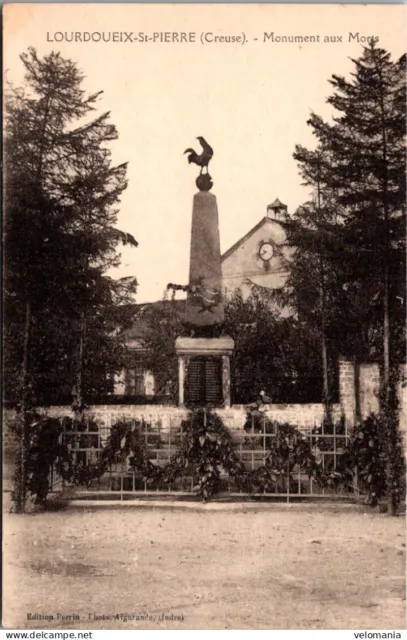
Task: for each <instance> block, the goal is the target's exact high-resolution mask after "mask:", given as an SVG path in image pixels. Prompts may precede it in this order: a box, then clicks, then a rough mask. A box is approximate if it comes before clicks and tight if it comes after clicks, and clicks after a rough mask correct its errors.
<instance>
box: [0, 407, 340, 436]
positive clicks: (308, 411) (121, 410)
mask: <svg viewBox="0 0 407 640" xmlns="http://www.w3.org/2000/svg"><path fill="white" fill-rule="evenodd" d="M247 410H248V407H247V406H245V405H234V406H232V407H230V408H228V409H216V413H217V414H218V415H219V417H220V418H222V420H223V422H224V424H225V426H227V427H228V428H229V429H232V430H239V429H242V428H243V426H244V424H245V422H246V416H247ZM38 411H39V412H40V413H42V414H43V415H48V416H50V417H55V418H63V417H66V416H69V417H73V416H74V414H73V412H72V409H71V407H69V406H60V407H56V406H53V407H39V408H38ZM262 411H263V412H264V414H265V415H266V416H267V417H268V418H269V419H270V420H275V421H277V422H281V423H282V422H289V423H290V424H292V425H293V426H296V427H298V428H300V429H310V428H313V427H314V426H319V425H320V424H321V423H322V420H323V417H324V407H323V405H322V404H269V405H264V407H263V408H262ZM87 415H88V416H89V418H90V419H94V420H95V421H96V422H97V423H98V424H99V425H101V426H102V425H103V426H104V427H105V428H109V427H111V426H112V425H113V424H115V422H118V421H119V420H144V421H146V422H150V423H151V424H154V425H156V426H159V427H160V428H161V429H163V430H164V431H166V430H169V428H170V427H171V428H176V427H178V426H179V425H180V424H181V421H182V420H183V419H184V418H186V416H187V415H188V410H187V409H180V408H178V407H169V406H164V405H162V406H160V405H93V406H91V407H89V409H88V411H87ZM340 415H341V410H340V405H334V407H333V417H334V419H335V420H339V419H340ZM14 416H15V412H14V411H12V410H9V411H7V412H6V416H5V422H7V421H9V420H10V419H12V418H13V417H14Z"/></svg>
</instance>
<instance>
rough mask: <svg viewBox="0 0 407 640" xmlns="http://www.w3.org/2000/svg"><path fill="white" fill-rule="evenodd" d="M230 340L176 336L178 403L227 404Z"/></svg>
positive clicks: (228, 399)
mask: <svg viewBox="0 0 407 640" xmlns="http://www.w3.org/2000/svg"><path fill="white" fill-rule="evenodd" d="M233 348H234V342H233V340H232V338H230V337H229V336H222V337H221V338H182V337H180V338H177V339H176V341H175V350H176V352H177V355H178V388H179V391H178V405H179V406H180V407H184V406H190V407H194V406H213V407H226V408H228V407H230V404H231V394H230V356H231V354H232V352H233Z"/></svg>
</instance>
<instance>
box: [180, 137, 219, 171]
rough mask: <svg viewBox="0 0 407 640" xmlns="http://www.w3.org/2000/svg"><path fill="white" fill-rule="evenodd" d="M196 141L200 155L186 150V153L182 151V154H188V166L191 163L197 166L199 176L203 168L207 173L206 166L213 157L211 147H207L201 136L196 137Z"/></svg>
mask: <svg viewBox="0 0 407 640" xmlns="http://www.w3.org/2000/svg"><path fill="white" fill-rule="evenodd" d="M197 140H199V143H200V145H201V147H202V153H201V154H198V153H196V151H194V150H193V149H187V150H186V151H184V154H185V153H189V156H188V162H189V164H191V162H193V163H194V164H197V165H198V167H201V171H200V174H199V175H201V174H202V172H203V170H204V168H206V173H208V164H209V162H210V160H211V158H212V156H213V149H212V147H211V146H209V144H208V143H207V142H206V140H205V138H203V137H202V136H198V138H197Z"/></svg>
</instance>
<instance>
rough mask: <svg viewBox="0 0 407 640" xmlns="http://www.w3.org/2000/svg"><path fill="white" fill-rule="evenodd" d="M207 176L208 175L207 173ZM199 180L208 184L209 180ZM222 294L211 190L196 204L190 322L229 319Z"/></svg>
mask: <svg viewBox="0 0 407 640" xmlns="http://www.w3.org/2000/svg"><path fill="white" fill-rule="evenodd" d="M205 175H207V174H205ZM200 178H204V179H203V180H199V179H198V180H197V184H198V185H201V186H206V185H208V183H210V181H209V179H206V180H205V177H204V176H200ZM224 316H225V314H224V304H223V297H222V267H221V254H220V240H219V221H218V207H217V202H216V196H214V195H213V194H212V193H209V191H204V190H202V191H199V192H198V193H196V194H195V195H194V200H193V206H192V226H191V250H190V260H189V291H188V295H187V305H186V318H185V320H186V322H187V324H188V325H192V326H193V327H195V328H196V329H197V333H199V327H208V326H213V325H221V324H222V323H223V322H224V319H225V317H224Z"/></svg>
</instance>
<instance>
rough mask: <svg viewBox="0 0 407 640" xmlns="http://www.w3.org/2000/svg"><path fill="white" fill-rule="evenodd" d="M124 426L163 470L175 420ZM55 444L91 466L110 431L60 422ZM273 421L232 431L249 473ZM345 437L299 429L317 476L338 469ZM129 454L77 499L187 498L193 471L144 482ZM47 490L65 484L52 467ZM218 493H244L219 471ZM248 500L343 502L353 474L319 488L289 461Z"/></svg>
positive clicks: (172, 449)
mask: <svg viewBox="0 0 407 640" xmlns="http://www.w3.org/2000/svg"><path fill="white" fill-rule="evenodd" d="M126 422H128V423H130V424H132V425H133V427H137V429H138V434H139V436H141V437H142V439H143V448H144V451H145V453H146V455H147V457H148V459H149V460H150V461H151V462H152V463H153V464H155V465H157V466H159V467H164V466H166V465H167V464H168V463H169V462H170V460H171V459H172V457H173V456H174V455H175V454H177V453H178V452H179V445H180V441H181V438H182V425H181V426H180V424H179V421H177V422H175V421H174V422H175V424H174V423H173V421H172V420H170V422H169V425H167V427H166V428H165V429H164V428H162V426H161V424H160V423H159V422H157V423H155V424H152V423H151V422H148V421H145V420H127V421H126ZM61 424H62V434H61V442H62V443H63V444H65V445H66V446H67V448H68V450H69V451H70V455H71V458H72V460H73V462H74V464H75V466H78V467H81V466H82V467H87V466H88V465H92V464H96V463H97V461H98V460H99V459H100V456H101V454H102V452H103V451H104V447H105V446H106V443H107V441H108V437H109V435H110V431H111V430H110V427H108V426H101V427H98V426H97V425H96V423H95V422H93V421H92V420H87V421H86V420H85V422H84V423H81V424H78V423H75V422H73V421H71V420H65V419H61ZM279 428H280V427H279V425H278V423H273V422H271V421H270V420H269V419H267V418H266V416H264V415H260V416H257V417H256V418H252V419H251V421H250V422H249V424H246V425H245V428H244V429H240V430H235V431H233V432H232V435H233V439H234V441H235V452H236V454H237V457H238V459H239V460H240V461H241V462H242V463H243V464H244V465H245V468H246V469H247V470H249V471H255V470H256V469H258V468H259V467H262V466H263V465H264V464H265V462H266V460H267V457H268V456H269V452H270V444H271V440H272V439H273V438H276V436H277V435H278V429H279ZM348 437H349V436H348V434H347V433H346V432H342V429H341V428H340V427H337V426H335V425H334V426H333V427H332V428H331V430H330V431H329V432H327V431H326V428H325V427H324V425H316V424H315V425H314V426H313V427H310V428H308V429H306V430H304V429H303V430H302V431H301V438H302V440H305V441H306V442H307V443H308V444H309V447H310V450H311V452H312V454H313V455H314V456H315V458H316V459H317V460H318V461H319V464H320V468H321V470H322V473H323V474H333V473H334V472H335V471H337V470H338V469H339V468H340V463H341V460H342V456H343V455H344V453H345V448H346V445H347V443H348ZM130 457H131V456H128V457H127V458H126V457H123V456H122V455H118V456H117V457H116V458H115V459H114V461H113V462H112V463H111V464H109V465H108V468H107V470H106V471H105V473H104V474H103V475H102V476H101V477H99V478H96V479H94V480H93V481H92V482H91V483H90V484H89V485H88V486H83V485H80V486H77V487H76V492H77V493H78V496H79V495H81V496H82V497H84V496H85V495H86V496H92V497H102V496H103V497H104V498H105V497H106V496H107V497H108V496H111V497H120V498H121V499H124V498H125V497H129V496H131V495H137V494H152V493H155V494H158V495H163V494H165V495H168V494H177V495H190V494H193V493H194V487H195V485H196V478H195V477H194V475H193V473H191V472H190V473H187V474H185V476H183V477H180V478H178V479H177V480H175V481H174V483H173V485H171V486H166V487H165V488H164V487H163V486H160V483H159V481H158V482H155V483H149V481H148V480H147V479H145V478H142V477H141V475H140V474H139V473H138V472H137V471H134V470H132V469H131V467H130V464H129V459H130ZM50 484H51V490H53V491H60V490H61V489H63V488H64V486H65V485H66V483H65V481H64V480H63V478H62V477H61V476H60V475H58V473H57V472H56V470H55V469H54V470H53V472H52V474H51V478H50ZM222 489H223V491H222V493H223V494H225V495H229V496H230V497H236V496H242V495H244V494H245V493H246V495H248V492H244V491H242V490H240V489H239V488H238V487H237V485H236V483H235V481H234V479H233V478H232V477H231V476H230V475H229V474H228V473H227V472H226V471H225V472H223V473H222ZM250 495H253V496H260V495H261V496H265V497H267V496H269V497H271V496H275V497H279V498H285V499H286V500H289V499H292V498H298V497H301V498H307V497H310V498H324V497H325V498H349V497H352V495H353V496H357V495H359V489H358V483H357V477H356V474H355V476H354V477H353V480H352V481H351V482H350V483H348V484H347V485H346V486H345V485H344V484H343V483H341V484H340V485H336V484H335V483H332V485H329V484H328V485H326V484H325V485H322V484H321V483H319V482H317V481H316V480H315V478H314V477H313V476H312V475H308V473H307V471H306V469H304V468H301V466H300V465H299V464H295V465H292V467H291V468H290V464H289V462H287V466H286V468H284V469H282V470H281V469H280V471H279V475H278V478H277V480H276V483H275V487H274V488H273V490H267V491H262V492H257V493H256V492H254V493H250Z"/></svg>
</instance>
